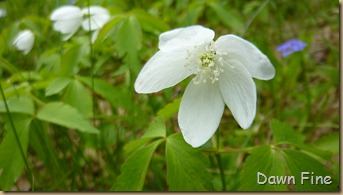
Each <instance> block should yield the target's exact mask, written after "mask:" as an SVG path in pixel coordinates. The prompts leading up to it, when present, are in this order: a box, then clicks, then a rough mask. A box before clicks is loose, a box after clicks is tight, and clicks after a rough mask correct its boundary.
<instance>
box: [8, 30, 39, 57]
mask: <svg viewBox="0 0 343 195" xmlns="http://www.w3.org/2000/svg"><path fill="white" fill-rule="evenodd" d="M34 41H35V37H34V35H33V33H32V32H31V31H30V30H24V31H21V32H20V33H19V34H18V35H17V37H16V38H15V39H14V41H13V45H14V46H15V47H16V48H17V49H18V50H20V51H22V52H23V53H24V54H25V55H26V54H28V53H29V52H30V51H31V49H32V47H33V43H34Z"/></svg>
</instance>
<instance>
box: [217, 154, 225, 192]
mask: <svg viewBox="0 0 343 195" xmlns="http://www.w3.org/2000/svg"><path fill="white" fill-rule="evenodd" d="M215 156H216V159H217V163H218V167H219V172H220V178H221V180H222V186H223V191H226V181H225V173H224V168H223V165H222V159H221V155H220V154H215Z"/></svg>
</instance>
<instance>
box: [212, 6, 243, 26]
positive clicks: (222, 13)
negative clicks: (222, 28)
mask: <svg viewBox="0 0 343 195" xmlns="http://www.w3.org/2000/svg"><path fill="white" fill-rule="evenodd" d="M208 5H209V6H210V8H212V9H213V11H214V12H215V13H216V14H217V16H218V17H219V18H220V20H221V21H222V22H223V23H224V24H225V25H227V26H229V27H231V28H232V29H235V30H236V29H238V30H240V29H242V28H243V26H244V24H243V22H242V20H241V18H239V17H238V16H237V15H236V14H234V13H233V12H232V10H230V9H229V8H228V7H225V6H223V5H220V4H219V3H217V2H211V3H209V4H208Z"/></svg>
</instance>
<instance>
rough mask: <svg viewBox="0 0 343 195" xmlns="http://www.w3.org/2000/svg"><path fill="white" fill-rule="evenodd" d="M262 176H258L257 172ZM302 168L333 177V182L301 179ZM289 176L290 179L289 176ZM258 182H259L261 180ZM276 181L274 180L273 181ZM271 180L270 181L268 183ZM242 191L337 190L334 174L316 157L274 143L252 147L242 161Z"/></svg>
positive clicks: (305, 170) (309, 171)
mask: <svg viewBox="0 0 343 195" xmlns="http://www.w3.org/2000/svg"><path fill="white" fill-rule="evenodd" d="M259 172H260V173H262V174H264V175H265V177H264V176H259V177H258V173H259ZM302 172H308V173H309V174H308V175H307V177H310V176H311V173H312V172H313V173H314V174H315V175H321V176H330V177H332V181H333V182H332V184H330V185H324V184H319V185H318V184H315V183H310V181H311V180H306V181H305V180H304V181H305V182H304V184H301V174H302ZM285 176H292V177H293V179H290V177H285ZM258 182H261V183H260V184H259V183H258ZM274 182H275V183H274ZM271 183H273V184H271ZM240 185H241V186H240V190H242V191H280V190H282V191H284V190H291V189H293V190H297V191H335V190H336V191H337V190H338V189H339V188H338V182H337V180H336V179H335V177H334V175H333V174H332V173H331V172H330V171H329V170H328V169H327V168H326V167H325V166H324V165H323V164H322V163H320V162H319V161H317V160H316V159H314V158H312V157H310V156H308V155H307V154H305V153H302V152H299V151H296V150H293V149H281V148H277V147H275V146H271V145H268V146H260V147H258V148H256V149H254V150H253V151H252V152H251V154H250V156H249V157H248V158H247V160H246V161H245V163H244V165H243V170H242V172H241V175H240Z"/></svg>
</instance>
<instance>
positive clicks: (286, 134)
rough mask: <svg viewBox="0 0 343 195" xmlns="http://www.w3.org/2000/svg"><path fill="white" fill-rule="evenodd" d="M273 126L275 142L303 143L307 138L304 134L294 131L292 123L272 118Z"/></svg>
mask: <svg viewBox="0 0 343 195" xmlns="http://www.w3.org/2000/svg"><path fill="white" fill-rule="evenodd" d="M271 126H272V131H273V137H274V143H275V144H285V143H287V144H292V143H293V144H299V143H303V142H304V141H305V139H306V137H305V136H304V135H301V134H300V133H299V132H297V131H294V129H293V128H292V127H291V126H290V125H288V124H286V123H282V122H280V121H278V120H276V119H273V120H272V122H271Z"/></svg>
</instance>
